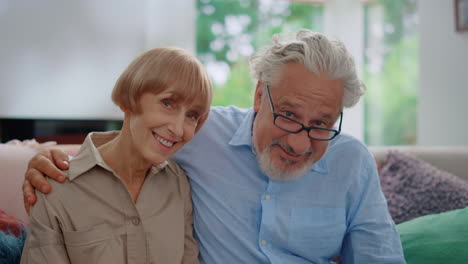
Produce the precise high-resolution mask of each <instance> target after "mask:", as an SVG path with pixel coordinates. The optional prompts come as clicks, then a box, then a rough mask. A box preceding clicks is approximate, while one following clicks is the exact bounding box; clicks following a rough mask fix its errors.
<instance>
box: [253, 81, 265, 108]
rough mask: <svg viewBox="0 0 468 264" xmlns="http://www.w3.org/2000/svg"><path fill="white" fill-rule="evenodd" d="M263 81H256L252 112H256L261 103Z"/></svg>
mask: <svg viewBox="0 0 468 264" xmlns="http://www.w3.org/2000/svg"><path fill="white" fill-rule="evenodd" d="M263 85H264V84H263V82H262V81H261V80H258V81H257V86H256V87H255V97H254V112H255V113H257V112H258V111H259V110H260V106H261V104H262V95H263V89H264V87H263Z"/></svg>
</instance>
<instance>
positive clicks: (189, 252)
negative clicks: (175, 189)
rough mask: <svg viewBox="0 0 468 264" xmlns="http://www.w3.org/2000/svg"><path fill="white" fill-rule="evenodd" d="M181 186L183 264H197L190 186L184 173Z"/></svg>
mask: <svg viewBox="0 0 468 264" xmlns="http://www.w3.org/2000/svg"><path fill="white" fill-rule="evenodd" d="M181 176H182V177H181V178H182V185H183V188H182V190H183V192H184V193H183V196H184V208H185V212H184V216H185V236H184V257H183V259H182V263H183V264H198V263H200V262H199V260H198V253H199V252H198V245H197V242H196V241H195V238H194V237H193V209H192V196H191V191H190V184H189V182H188V179H187V177H186V176H185V173H184V172H182V175H181Z"/></svg>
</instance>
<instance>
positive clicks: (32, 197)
mask: <svg viewBox="0 0 468 264" xmlns="http://www.w3.org/2000/svg"><path fill="white" fill-rule="evenodd" d="M23 201H24V209H26V212H27V213H28V214H29V210H30V208H31V205H34V204H35V203H36V194H35V193H34V188H33V186H32V185H31V183H30V182H29V181H28V180H25V181H24V183H23Z"/></svg>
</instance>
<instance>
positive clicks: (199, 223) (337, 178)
mask: <svg viewBox="0 0 468 264" xmlns="http://www.w3.org/2000/svg"><path fill="white" fill-rule="evenodd" d="M250 64H251V70H252V74H253V76H254V78H255V79H257V84H256V90H255V98H254V106H253V108H251V109H239V108H236V107H233V106H231V107H213V108H212V109H211V113H210V117H209V118H208V120H207V122H206V124H205V127H203V128H202V129H201V131H200V132H199V134H198V135H197V136H196V137H195V138H194V139H193V140H192V142H190V143H188V144H187V145H186V146H184V148H182V149H181V150H180V151H179V152H178V153H177V154H176V155H175V159H174V160H175V161H177V162H178V163H179V165H180V166H181V167H182V168H183V169H184V170H185V171H186V172H187V175H188V177H189V178H190V183H191V186H192V199H193V205H194V226H195V235H196V239H197V241H198V243H199V248H200V260H201V262H202V263H249V264H250V263H333V262H332V261H333V259H336V257H337V256H339V257H341V260H342V261H343V262H344V263H359V264H361V263H364V264H366V263H405V261H404V258H403V253H402V248H401V243H400V240H399V236H398V233H397V232H396V230H395V225H394V223H393V221H392V219H391V217H390V215H389V213H388V210H387V205H386V201H385V198H384V196H383V194H382V191H381V189H380V184H379V178H378V174H377V170H376V167H375V163H374V159H373V157H372V155H371V154H370V153H369V151H368V150H367V149H366V147H365V146H364V145H363V144H362V143H360V142H359V141H358V140H356V139H354V138H352V137H351V136H348V135H343V134H340V131H341V123H342V119H343V107H351V106H353V105H355V104H356V103H357V101H358V100H359V97H360V96H361V95H362V93H363V89H362V88H363V85H362V83H361V82H360V81H359V79H358V78H357V75H356V70H355V65H354V61H353V59H352V57H351V55H350V54H349V53H348V51H347V50H346V48H345V47H344V45H343V44H342V43H341V42H339V41H331V40H328V39H327V38H326V37H325V36H323V35H321V34H319V33H315V32H311V31H308V30H301V31H299V32H298V33H297V35H296V36H295V38H293V39H290V40H280V39H279V38H278V36H276V37H274V39H273V45H272V46H271V47H269V48H268V49H266V50H264V51H263V52H261V53H259V54H257V55H255V56H253V57H252V58H251V60H250ZM335 124H338V125H337V126H335ZM50 160H53V161H54V163H56V164H58V165H59V166H61V167H62V168H66V164H63V160H65V158H64V154H63V153H60V152H47V153H43V154H41V155H39V156H37V157H36V158H34V159H33V160H32V161H31V163H30V169H29V171H28V173H27V180H26V182H25V186H24V190H25V197H26V198H28V199H29V201H30V203H32V202H34V200H35V196H34V193H33V191H32V186H31V184H32V185H34V186H35V187H39V188H40V190H42V191H45V192H47V191H49V189H50V186H49V185H48V183H47V182H46V181H45V179H44V177H43V175H42V173H45V174H47V175H49V176H50V177H52V178H54V179H57V180H60V179H59V177H58V176H60V175H61V172H60V171H59V170H57V169H56V168H55V166H54V165H53V164H52V163H51V161H50ZM39 171H41V172H42V173H41V172H39Z"/></svg>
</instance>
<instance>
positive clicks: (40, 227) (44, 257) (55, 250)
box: [21, 192, 70, 264]
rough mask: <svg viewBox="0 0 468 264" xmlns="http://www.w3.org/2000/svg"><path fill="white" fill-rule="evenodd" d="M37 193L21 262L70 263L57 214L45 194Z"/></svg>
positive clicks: (23, 263) (34, 263) (29, 263)
mask: <svg viewBox="0 0 468 264" xmlns="http://www.w3.org/2000/svg"><path fill="white" fill-rule="evenodd" d="M36 195H37V202H36V204H35V205H34V206H33V207H32V209H31V216H30V227H29V233H28V236H27V238H26V242H25V245H24V248H23V254H22V257H21V264H36V263H37V264H39V263H54V264H55V263H56V264H67V263H70V261H69V258H68V254H67V250H66V248H65V244H64V240H63V235H62V232H61V229H60V225H59V222H58V220H57V219H58V217H57V214H55V210H54V209H53V207H52V206H51V204H50V203H49V202H48V201H47V199H46V198H45V194H42V193H38V192H36Z"/></svg>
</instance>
